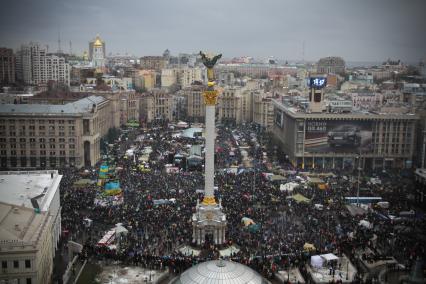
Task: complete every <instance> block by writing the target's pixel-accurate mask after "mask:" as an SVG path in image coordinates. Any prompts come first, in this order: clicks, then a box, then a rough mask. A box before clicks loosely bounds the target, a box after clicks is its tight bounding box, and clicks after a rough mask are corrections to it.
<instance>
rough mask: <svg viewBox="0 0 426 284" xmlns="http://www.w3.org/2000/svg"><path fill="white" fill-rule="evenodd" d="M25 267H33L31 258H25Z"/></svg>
mask: <svg viewBox="0 0 426 284" xmlns="http://www.w3.org/2000/svg"><path fill="white" fill-rule="evenodd" d="M25 268H31V260H29V259H26V260H25Z"/></svg>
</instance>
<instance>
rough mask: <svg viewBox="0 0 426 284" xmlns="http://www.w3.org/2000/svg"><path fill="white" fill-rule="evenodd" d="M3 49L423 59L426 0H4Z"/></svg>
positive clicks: (0, 38) (1, 14) (425, 53)
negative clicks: (91, 45)
mask: <svg viewBox="0 0 426 284" xmlns="http://www.w3.org/2000/svg"><path fill="white" fill-rule="evenodd" d="M0 3H1V7H2V9H1V10H0V46H6V47H12V48H17V47H18V46H19V45H20V44H22V43H27V42H29V41H35V42H39V43H41V44H43V45H44V44H46V45H49V50H50V51H56V50H57V48H58V42H57V41H58V33H60V37H61V40H62V49H63V50H65V51H66V52H68V51H69V49H70V46H69V42H70V41H71V42H72V50H73V52H77V53H81V52H82V51H83V50H87V49H88V41H89V40H90V39H92V38H94V37H95V36H96V34H97V33H99V34H100V35H101V37H102V38H103V39H104V40H105V41H106V45H107V53H110V52H112V53H121V54H124V53H126V52H127V53H129V54H134V55H138V56H141V55H157V54H161V53H162V52H163V51H164V50H165V49H166V48H169V49H170V51H171V52H172V54H177V53H179V52H197V51H198V50H208V51H214V52H222V53H223V54H224V56H225V57H228V58H229V57H233V56H243V55H247V56H253V57H257V58H266V57H269V56H274V57H276V58H279V59H302V56H303V46H304V47H305V48H304V58H305V59H306V60H317V59H318V58H320V57H323V56H330V55H339V56H342V57H343V58H345V59H346V60H347V61H382V60H384V59H386V58H388V57H391V58H395V59H397V58H399V59H401V60H404V61H411V62H415V61H418V60H419V59H420V58H426V36H425V35H426V32H425V28H426V17H425V11H426V1H425V0H291V1H290V0H210V1H206V0H0Z"/></svg>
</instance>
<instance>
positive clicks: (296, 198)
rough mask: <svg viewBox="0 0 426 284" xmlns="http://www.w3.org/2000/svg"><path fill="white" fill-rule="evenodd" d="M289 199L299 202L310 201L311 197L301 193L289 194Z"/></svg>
mask: <svg viewBox="0 0 426 284" xmlns="http://www.w3.org/2000/svg"><path fill="white" fill-rule="evenodd" d="M287 199H293V200H294V201H296V202H297V203H302V202H303V203H309V202H310V201H311V200H310V199H309V198H306V197H305V196H303V195H301V194H300V193H298V194H295V195H292V196H287Z"/></svg>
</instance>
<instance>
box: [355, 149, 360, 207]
mask: <svg viewBox="0 0 426 284" xmlns="http://www.w3.org/2000/svg"><path fill="white" fill-rule="evenodd" d="M360 175H361V152H360V153H359V155H358V182H357V191H356V205H357V206H358V207H359V179H360Z"/></svg>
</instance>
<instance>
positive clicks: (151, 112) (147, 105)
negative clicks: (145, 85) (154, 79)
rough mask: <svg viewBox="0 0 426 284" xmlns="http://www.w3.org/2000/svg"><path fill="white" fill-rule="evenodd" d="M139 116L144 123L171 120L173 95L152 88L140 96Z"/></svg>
mask: <svg viewBox="0 0 426 284" xmlns="http://www.w3.org/2000/svg"><path fill="white" fill-rule="evenodd" d="M140 117H141V121H143V122H144V123H152V122H155V121H173V119H174V116H173V96H172V95H171V94H169V93H167V92H166V91H164V90H159V89H154V90H152V91H151V92H149V93H146V94H144V95H142V96H141V97H140Z"/></svg>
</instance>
